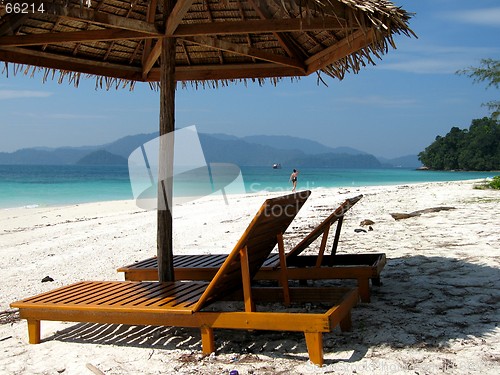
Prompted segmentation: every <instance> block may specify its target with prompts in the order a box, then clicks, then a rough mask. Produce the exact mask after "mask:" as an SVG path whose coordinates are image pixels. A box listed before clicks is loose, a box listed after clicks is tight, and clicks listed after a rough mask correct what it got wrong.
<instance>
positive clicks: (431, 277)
mask: <svg viewBox="0 0 500 375" xmlns="http://www.w3.org/2000/svg"><path fill="white" fill-rule="evenodd" d="M475 183H477V181H460V182H442V183H441V182H440V183H423V184H411V185H399V186H376V187H362V188H352V189H347V188H338V189H315V190H313V193H312V195H311V197H310V198H309V200H308V202H307V203H306V205H305V206H304V208H303V209H302V210H301V211H300V212H299V215H298V216H297V218H296V219H295V221H294V223H293V224H292V226H291V227H290V228H289V231H288V233H287V235H286V237H285V244H288V246H287V247H288V248H289V247H291V245H293V244H295V243H297V242H298V240H299V239H300V238H301V236H304V235H305V233H307V231H308V230H310V229H311V228H312V227H313V226H314V225H315V224H318V223H319V222H320V221H321V219H323V218H324V217H326V216H327V215H329V214H330V212H331V210H333V209H335V208H336V207H337V206H338V205H339V204H340V203H342V202H343V201H344V200H345V199H346V198H350V197H353V196H356V195H359V194H363V195H364V197H363V199H362V200H361V201H359V202H358V203H357V204H356V205H355V206H354V207H353V208H352V209H351V210H350V211H349V212H348V213H347V215H346V217H345V220H344V226H343V229H342V234H341V238H340V244H339V248H338V252H339V253H369V252H374V253H375V252H385V253H386V255H387V259H388V261H387V265H386V267H385V269H384V270H383V272H382V283H383V284H382V285H381V286H378V287H376V286H374V287H372V301H371V303H359V304H358V306H356V307H355V308H354V309H353V312H352V321H353V329H352V331H350V332H340V330H338V329H337V330H335V331H334V332H332V333H328V334H325V335H324V351H325V365H324V366H323V367H321V368H319V367H316V366H314V365H312V364H311V363H310V362H309V361H308V356H307V350H306V345H305V340H304V336H303V334H301V333H289V332H255V331H254V332H245V331H229V330H227V331H226V330H224V331H215V339H216V347H217V353H216V355H211V356H203V355H201V342H200V335H199V331H198V330H197V329H188V328H179V327H174V328H169V327H142V326H141V327H137V326H123V325H105V324H83V323H74V322H73V323H72V322H45V321H43V322H42V343H40V344H38V345H30V344H28V334H27V325H26V322H25V321H24V320H19V319H18V316H17V315H16V311H14V310H12V309H10V307H9V304H10V303H11V302H14V301H16V300H19V299H22V298H25V297H29V296H31V295H34V294H37V293H41V292H44V291H48V290H51V289H54V288H56V287H59V286H63V285H67V284H70V283H73V282H76V281H81V280H123V275H122V274H119V273H117V272H116V269H117V268H118V267H120V266H123V265H126V264H130V263H133V262H135V261H139V260H142V259H145V258H147V257H151V256H153V255H155V252H156V213H155V212H151V211H144V210H142V209H139V208H138V207H137V206H135V204H134V202H133V201H116V202H103V203H91V204H80V205H75V206H67V207H46V208H16V209H4V210H0V228H1V229H0V256H1V264H2V275H1V276H2V282H1V283H0V303H1V306H0V310H1V311H2V315H1V324H0V345H1V351H0V373H1V374H92V373H104V374H106V375H111V374H172V373H177V374H229V372H230V371H231V370H238V371H239V374H259V375H260V374H333V373H335V374H373V373H376V374H441V373H446V374H479V373H480V374H498V373H500V327H499V326H498V324H499V322H500V288H499V282H500V230H499V228H500V191H492V190H477V189H473V185H474V184H475ZM276 195H279V194H277V193H272V194H271V193H259V194H255V195H246V196H229V197H228V199H229V202H228V203H229V204H228V205H225V204H224V200H223V199H222V197H220V196H214V197H206V198H203V199H200V200H197V201H193V202H188V203H185V204H183V205H181V206H178V207H175V210H174V230H175V234H174V246H175V253H176V254H189V253H192V254H205V253H227V252H229V251H230V250H231V249H232V247H233V246H234V245H235V243H236V241H237V239H238V238H239V237H240V236H241V234H242V233H243V231H244V230H245V228H246V227H247V225H248V224H249V222H250V219H251V217H253V215H254V214H255V212H256V211H257V209H258V208H259V207H260V205H261V204H262V202H263V201H264V199H265V198H267V197H270V196H276ZM445 206H446V207H453V208H454V209H450V210H445V211H439V212H429V213H424V214H422V215H420V216H415V217H411V218H407V219H403V220H395V219H393V217H392V216H391V215H390V214H391V213H395V212H397V213H409V212H412V211H416V210H422V209H427V208H433V207H445ZM365 219H370V220H373V221H374V222H375V224H373V225H372V228H373V230H371V231H368V230H367V231H366V232H360V233H357V232H355V231H354V230H355V229H358V228H365V229H367V227H361V226H360V223H361V221H362V220H365ZM332 240H333V235H332V236H330V241H329V246H331V241H332ZM318 246H319V241H318V243H315V244H313V246H312V248H311V249H310V250H309V251H310V252H314V250H315V249H317V247H318ZM46 276H50V277H51V278H52V279H53V281H51V282H42V279H44V278H45V277H46ZM336 283H338V284H339V285H340V284H345V285H352V286H354V285H355V283H352V282H350V281H343V282H336ZM92 370H93V371H92Z"/></svg>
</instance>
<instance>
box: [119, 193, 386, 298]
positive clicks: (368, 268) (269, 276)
mask: <svg viewBox="0 0 500 375" xmlns="http://www.w3.org/2000/svg"><path fill="white" fill-rule="evenodd" d="M362 197H363V196H362V195H358V196H356V197H354V198H350V199H347V200H346V201H345V202H344V203H342V204H341V205H340V206H339V207H338V208H337V209H336V210H335V211H334V212H333V213H332V214H331V215H330V216H328V217H327V218H326V219H325V220H323V221H322V222H321V224H319V225H318V226H317V227H315V228H314V230H313V231H312V232H311V233H309V234H308V235H307V236H306V237H305V238H304V239H303V240H302V241H300V243H298V244H297V245H296V246H295V247H294V248H293V249H292V250H290V252H288V253H287V254H286V265H287V275H288V278H289V279H290V280H325V279H326V280H329V279H356V280H357V282H358V288H359V294H360V297H361V301H363V302H370V280H371V282H372V284H373V285H380V273H381V272H382V269H383V268H384V266H385V264H386V256H385V254H384V253H366V254H336V251H337V246H338V243H339V237H340V232H341V229H342V222H343V219H344V215H345V213H346V212H347V211H348V210H349V209H350V208H351V207H352V206H353V205H354V204H356V203H357V202H358V201H359V200H360V199H361V198H362ZM335 222H337V228H336V231H335V238H334V241H333V246H332V252H331V254H330V255H324V253H325V248H326V243H327V239H328V234H329V231H330V227H331V226H332V225H333V224H334V223H335ZM320 236H323V237H322V239H321V245H320V249H319V253H318V255H301V253H302V252H303V251H304V250H305V249H307V248H308V247H309V245H311V244H312V243H313V242H314V241H315V240H317V239H318V238H319V237H320ZM226 257H227V255H226V254H207V255H174V272H175V278H176V280H211V279H212V278H213V277H214V275H215V273H216V272H217V270H218V269H219V268H220V266H221V265H222V263H224V261H225V259H226ZM279 266H280V260H279V255H278V254H277V253H274V252H273V253H272V254H270V255H269V257H268V258H267V259H266V261H265V262H264V264H263V266H262V268H261V269H260V271H259V272H258V273H257V275H256V276H255V279H256V280H279V278H280V275H281V273H280V267H279ZM118 272H123V273H124V276H125V280H134V281H144V280H158V263H157V261H156V257H152V258H149V259H146V260H143V261H140V262H137V263H134V264H130V265H128V266H124V267H121V268H119V269H118Z"/></svg>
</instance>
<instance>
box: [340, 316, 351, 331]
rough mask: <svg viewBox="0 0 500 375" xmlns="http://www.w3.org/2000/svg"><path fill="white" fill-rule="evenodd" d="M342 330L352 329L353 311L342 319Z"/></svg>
mask: <svg viewBox="0 0 500 375" xmlns="http://www.w3.org/2000/svg"><path fill="white" fill-rule="evenodd" d="M339 325H340V330H341V331H342V332H348V331H350V330H351V329H352V319H351V312H350V311H349V312H348V313H347V315H346V316H345V317H344V319H342V320H341V321H340V324H339Z"/></svg>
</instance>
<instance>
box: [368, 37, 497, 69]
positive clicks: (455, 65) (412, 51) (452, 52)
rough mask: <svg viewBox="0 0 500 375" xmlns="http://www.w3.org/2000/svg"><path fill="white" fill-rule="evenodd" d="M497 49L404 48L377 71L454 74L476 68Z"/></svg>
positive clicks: (424, 45)
mask: <svg viewBox="0 0 500 375" xmlns="http://www.w3.org/2000/svg"><path fill="white" fill-rule="evenodd" d="M499 51H500V49H499V48H489V47H461V46H436V45H428V44H419V45H418V46H413V47H409V46H406V47H405V48H402V49H401V50H399V51H398V54H397V56H391V57H389V56H388V57H387V58H386V61H384V63H381V64H379V65H377V67H376V68H377V69H383V70H394V71H399V72H406V73H416V74H455V73H456V72H457V70H460V69H464V68H466V67H468V66H476V65H478V64H479V62H480V60H481V59H482V58H484V57H487V56H494V55H496V54H498V52H499Z"/></svg>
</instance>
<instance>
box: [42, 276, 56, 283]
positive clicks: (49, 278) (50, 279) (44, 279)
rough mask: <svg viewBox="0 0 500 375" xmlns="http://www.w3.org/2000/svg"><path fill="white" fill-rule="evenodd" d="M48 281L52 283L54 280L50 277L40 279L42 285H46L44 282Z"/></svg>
mask: <svg viewBox="0 0 500 375" xmlns="http://www.w3.org/2000/svg"><path fill="white" fill-rule="evenodd" d="M49 281H54V279H53V278H52V277H50V276H45V277H44V278H43V279H42V283H46V282H49Z"/></svg>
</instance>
